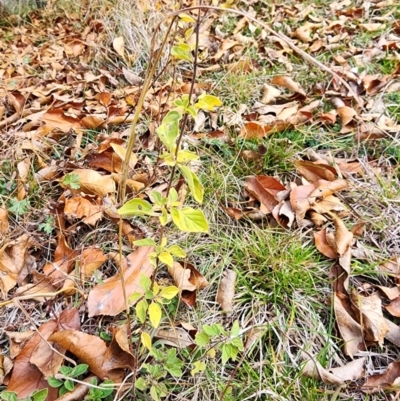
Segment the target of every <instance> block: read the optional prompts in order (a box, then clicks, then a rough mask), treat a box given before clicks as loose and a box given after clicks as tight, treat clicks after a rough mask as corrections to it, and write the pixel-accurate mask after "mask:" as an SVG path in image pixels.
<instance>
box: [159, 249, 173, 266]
mask: <svg viewBox="0 0 400 401" xmlns="http://www.w3.org/2000/svg"><path fill="white" fill-rule="evenodd" d="M158 259H160V262H163V263H165V264H166V265H167V266H169V267H172V266H173V264H174V259H173V257H172V255H171V254H170V253H169V252H168V251H162V252H161V253H160V254H159V255H158Z"/></svg>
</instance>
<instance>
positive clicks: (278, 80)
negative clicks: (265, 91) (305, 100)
mask: <svg viewBox="0 0 400 401" xmlns="http://www.w3.org/2000/svg"><path fill="white" fill-rule="evenodd" d="M271 84H272V85H278V86H283V87H284V88H286V89H289V90H291V91H293V92H296V93H299V94H301V95H303V96H304V97H306V92H305V91H304V89H303V88H302V87H301V86H300V85H299V84H298V83H297V82H294V81H293V79H292V78H290V77H287V76H282V75H281V76H276V77H274V78H273V79H272V81H271Z"/></svg>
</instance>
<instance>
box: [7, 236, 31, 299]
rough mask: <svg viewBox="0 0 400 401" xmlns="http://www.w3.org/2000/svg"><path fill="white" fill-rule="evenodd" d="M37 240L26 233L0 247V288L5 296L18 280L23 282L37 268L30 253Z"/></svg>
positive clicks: (20, 282)
mask: <svg viewBox="0 0 400 401" xmlns="http://www.w3.org/2000/svg"><path fill="white" fill-rule="evenodd" d="M34 245H35V241H34V240H33V238H32V237H30V236H29V235H28V234H24V235H22V236H21V237H19V238H18V239H16V240H15V241H10V242H8V243H7V244H5V245H4V246H3V247H2V248H1V249H0V273H1V274H0V290H1V296H2V297H5V296H6V295H7V293H8V291H10V290H11V288H13V287H14V286H15V285H16V284H17V282H18V284H20V285H21V284H23V281H24V279H25V277H26V276H27V275H28V274H29V273H30V272H31V271H33V270H34V269H35V267H36V259H35V258H34V257H33V256H32V255H31V254H30V253H29V250H30V248H31V247H32V246H34Z"/></svg>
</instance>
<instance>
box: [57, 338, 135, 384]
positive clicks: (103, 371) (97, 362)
mask: <svg viewBox="0 0 400 401" xmlns="http://www.w3.org/2000/svg"><path fill="white" fill-rule="evenodd" d="M49 341H53V342H55V343H57V344H59V345H61V346H62V347H63V348H65V349H66V350H67V351H69V352H71V353H72V354H74V355H75V356H76V357H77V358H79V359H80V360H81V361H82V362H83V363H86V364H88V365H89V369H90V370H91V371H92V372H93V373H94V374H95V375H96V376H98V377H99V378H100V379H102V380H107V379H109V380H113V381H114V382H117V383H118V382H120V381H121V380H122V379H123V377H124V369H132V368H133V367H134V357H133V356H132V355H131V354H130V353H127V352H125V351H124V350H123V349H122V348H121V346H120V345H119V344H118V341H117V340H116V338H115V335H114V338H113V340H112V342H111V344H110V345H109V346H107V343H106V342H105V341H103V340H102V339H101V338H99V337H96V336H93V335H91V334H86V333H82V332H81V331H77V330H64V331H62V332H60V333H54V334H53V335H52V336H51V337H50V338H49Z"/></svg>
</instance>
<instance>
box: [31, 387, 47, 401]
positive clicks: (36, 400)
mask: <svg viewBox="0 0 400 401" xmlns="http://www.w3.org/2000/svg"><path fill="white" fill-rule="evenodd" d="M48 392H49V390H48V389H47V388H44V389H42V390H36V391H34V392H33V393H32V394H31V398H32V399H33V401H44V400H45V399H46V398H47V394H48Z"/></svg>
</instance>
